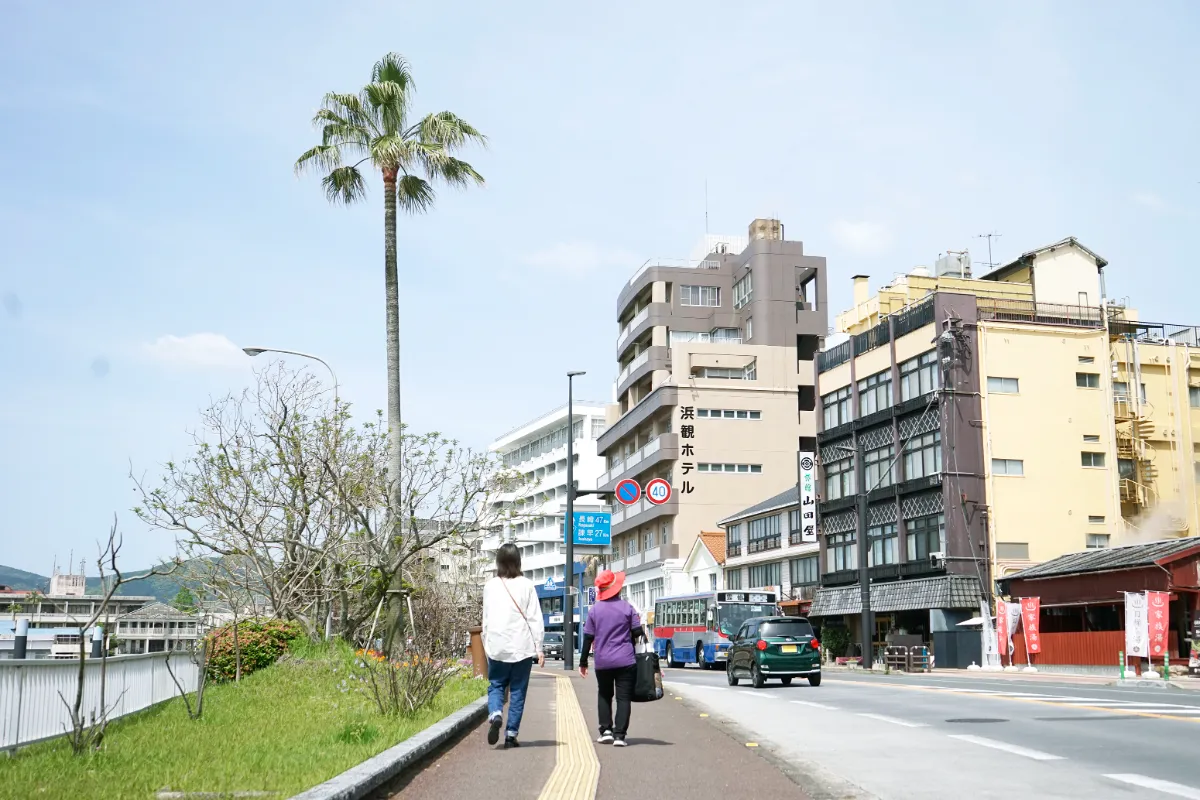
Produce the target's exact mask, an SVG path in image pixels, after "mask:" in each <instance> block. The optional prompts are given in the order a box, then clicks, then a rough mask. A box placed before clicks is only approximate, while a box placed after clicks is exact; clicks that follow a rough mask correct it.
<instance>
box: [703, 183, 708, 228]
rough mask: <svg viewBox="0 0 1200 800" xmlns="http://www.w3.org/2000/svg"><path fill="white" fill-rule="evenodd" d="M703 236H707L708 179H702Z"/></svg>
mask: <svg viewBox="0 0 1200 800" xmlns="http://www.w3.org/2000/svg"><path fill="white" fill-rule="evenodd" d="M704 235H705V236H708V178H705V179H704Z"/></svg>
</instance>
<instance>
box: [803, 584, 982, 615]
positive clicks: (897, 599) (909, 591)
mask: <svg viewBox="0 0 1200 800" xmlns="http://www.w3.org/2000/svg"><path fill="white" fill-rule="evenodd" d="M981 595H982V593H981V592H980V589H979V579H978V578H975V577H973V576H971V575H942V576H939V577H936V578H918V579H916V580H911V581H893V582H891V583H873V584H871V608H872V609H873V610H875V611H916V610H922V609H929V608H978V607H979V600H980V597H981ZM861 613H862V597H861V595H860V594H859V588H858V584H855V585H854V586H839V587H836V588H829V589H818V590H817V593H816V596H815V597H814V598H813V604H812V609H811V610H810V611H809V612H808V614H809V616H810V617H834V616H839V615H842V614H861Z"/></svg>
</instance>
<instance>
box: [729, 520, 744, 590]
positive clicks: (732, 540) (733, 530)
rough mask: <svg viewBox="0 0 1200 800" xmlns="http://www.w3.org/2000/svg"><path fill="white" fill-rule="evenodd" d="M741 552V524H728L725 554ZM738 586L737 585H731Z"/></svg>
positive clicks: (737, 554) (731, 554) (735, 554)
mask: <svg viewBox="0 0 1200 800" xmlns="http://www.w3.org/2000/svg"><path fill="white" fill-rule="evenodd" d="M741 554H742V526H741V525H730V526H729V528H728V529H727V530H726V531H725V555H726V556H727V557H733V556H740V555H741ZM731 588H738V587H731Z"/></svg>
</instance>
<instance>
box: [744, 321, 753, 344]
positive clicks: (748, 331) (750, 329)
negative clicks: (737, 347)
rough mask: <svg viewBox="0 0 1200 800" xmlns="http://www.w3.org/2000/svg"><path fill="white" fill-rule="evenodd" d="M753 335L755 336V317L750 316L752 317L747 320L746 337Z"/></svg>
mask: <svg viewBox="0 0 1200 800" xmlns="http://www.w3.org/2000/svg"><path fill="white" fill-rule="evenodd" d="M753 336H754V319H753V318H750V319H747V320H746V338H747V339H749V338H751V337H753Z"/></svg>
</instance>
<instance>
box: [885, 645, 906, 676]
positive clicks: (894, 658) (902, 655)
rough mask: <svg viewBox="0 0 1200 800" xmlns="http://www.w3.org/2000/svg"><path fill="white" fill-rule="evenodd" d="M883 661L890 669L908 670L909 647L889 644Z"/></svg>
mask: <svg viewBox="0 0 1200 800" xmlns="http://www.w3.org/2000/svg"><path fill="white" fill-rule="evenodd" d="M883 661H884V663H885V664H887V668H888V669H894V670H899V671H900V672H908V648H907V647H902V646H900V645H889V646H888V647H887V648H886V649H885V650H884V652H883Z"/></svg>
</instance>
